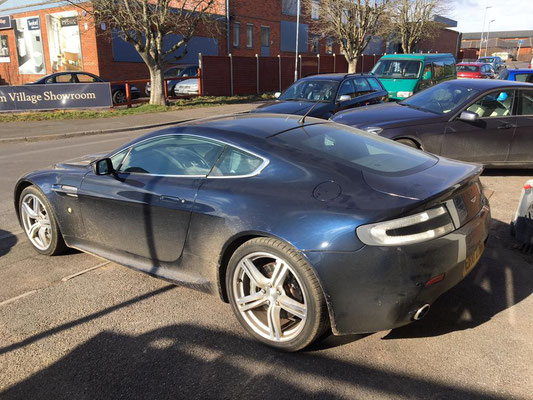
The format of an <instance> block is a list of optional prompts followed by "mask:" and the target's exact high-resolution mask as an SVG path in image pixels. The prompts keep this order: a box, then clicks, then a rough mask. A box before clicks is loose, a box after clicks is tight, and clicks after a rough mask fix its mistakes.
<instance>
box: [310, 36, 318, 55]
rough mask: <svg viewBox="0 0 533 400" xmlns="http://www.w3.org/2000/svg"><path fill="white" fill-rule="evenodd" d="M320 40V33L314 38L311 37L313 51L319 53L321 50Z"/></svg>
mask: <svg viewBox="0 0 533 400" xmlns="http://www.w3.org/2000/svg"><path fill="white" fill-rule="evenodd" d="M319 40H320V36H318V35H313V36H312V38H311V53H315V54H316V53H318V52H319V50H320V47H319Z"/></svg>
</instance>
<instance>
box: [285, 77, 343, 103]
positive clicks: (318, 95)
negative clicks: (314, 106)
mask: <svg viewBox="0 0 533 400" xmlns="http://www.w3.org/2000/svg"><path fill="white" fill-rule="evenodd" d="M338 86H339V82H336V81H327V80H322V79H321V80H307V79H306V80H301V81H298V82H295V83H294V84H293V85H292V86H291V87H289V88H288V89H287V90H286V91H285V92H284V93H283V94H282V95H281V96H279V99H280V100H305V101H316V102H326V103H331V102H333V99H334V98H335V94H336V93H337V87H338Z"/></svg>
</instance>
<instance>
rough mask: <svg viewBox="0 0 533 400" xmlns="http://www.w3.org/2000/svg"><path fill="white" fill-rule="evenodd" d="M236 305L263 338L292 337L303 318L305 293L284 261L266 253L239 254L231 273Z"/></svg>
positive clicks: (251, 326) (303, 321)
mask: <svg viewBox="0 0 533 400" xmlns="http://www.w3.org/2000/svg"><path fill="white" fill-rule="evenodd" d="M232 284H233V293H234V294H235V301H236V303H237V308H238V310H239V312H240V314H241V315H242V317H243V318H244V320H245V321H246V323H247V324H248V326H249V327H250V328H252V329H253V330H254V332H256V333H257V334H259V335H260V336H262V337H264V338H265V339H268V340H271V341H275V342H286V341H289V340H292V339H294V338H296V337H297V336H298V335H299V334H300V332H301V331H302V329H303V328H304V326H305V321H306V319H307V294H306V293H305V291H304V286H303V285H302V283H301V281H300V278H299V277H298V275H297V273H296V272H295V270H294V269H293V268H292V267H291V266H290V264H289V263H288V262H286V261H285V260H283V259H281V258H279V257H278V256H275V255H273V254H270V253H265V252H257V253H251V254H248V255H247V256H245V257H243V258H242V259H241V260H240V261H239V263H238V264H237V268H236V271H235V273H234V275H233V282H232Z"/></svg>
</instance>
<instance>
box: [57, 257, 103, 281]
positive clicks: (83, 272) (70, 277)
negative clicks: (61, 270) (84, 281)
mask: <svg viewBox="0 0 533 400" xmlns="http://www.w3.org/2000/svg"><path fill="white" fill-rule="evenodd" d="M107 264H110V262H109V261H106V262H104V263H101V264H98V265H95V266H94V267H91V268H87V269H84V270H83V271H80V272H76V273H75V274H72V275H69V276H65V277H64V278H61V282H66V281H69V280H71V279H72V278H75V277H77V276H80V275H83V274H86V273H87V272H91V271H93V270H95V269H98V268H101V267H103V266H105V265H107Z"/></svg>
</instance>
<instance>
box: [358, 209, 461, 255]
mask: <svg viewBox="0 0 533 400" xmlns="http://www.w3.org/2000/svg"><path fill="white" fill-rule="evenodd" d="M454 229H455V226H454V224H453V222H452V219H451V217H450V214H449V213H448V210H447V209H446V207H445V206H439V207H437V208H432V209H430V210H426V211H423V212H421V213H418V214H414V215H409V216H407V217H403V218H398V219H393V220H390V221H385V222H378V223H375V224H369V225H362V226H360V227H358V228H357V230H356V231H357V236H358V237H359V240H361V242H363V243H365V244H367V245H370V246H398V245H406V244H414V243H420V242H425V241H427V240H431V239H436V238H438V237H441V236H443V235H446V234H447V233H450V232H452V231H453V230H454Z"/></svg>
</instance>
